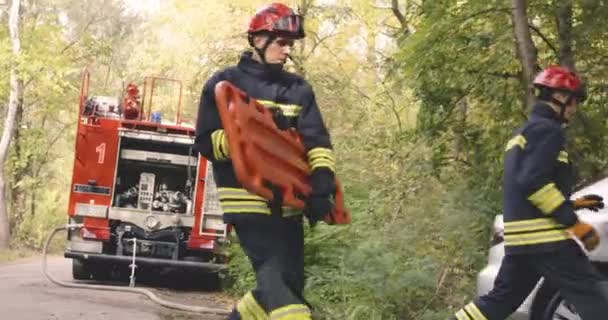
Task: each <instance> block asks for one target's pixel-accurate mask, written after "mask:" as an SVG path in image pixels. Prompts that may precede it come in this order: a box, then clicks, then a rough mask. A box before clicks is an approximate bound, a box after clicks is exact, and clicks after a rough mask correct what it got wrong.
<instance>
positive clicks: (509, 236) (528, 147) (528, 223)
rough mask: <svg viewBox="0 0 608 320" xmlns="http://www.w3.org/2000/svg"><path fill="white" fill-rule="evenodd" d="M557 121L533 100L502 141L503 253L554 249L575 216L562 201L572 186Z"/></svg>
mask: <svg viewBox="0 0 608 320" xmlns="http://www.w3.org/2000/svg"><path fill="white" fill-rule="evenodd" d="M564 130H565V129H564V127H563V123H562V122H561V121H560V120H559V117H558V115H557V113H556V112H554V111H553V109H551V107H550V106H548V105H546V104H544V103H541V102H539V103H538V104H536V105H535V106H534V109H533V111H532V114H531V116H530V118H529V120H528V121H527V122H526V123H525V124H524V125H523V126H522V127H521V128H519V129H518V130H517V131H516V132H515V135H514V136H513V137H512V138H511V140H509V142H508V143H507V146H506V154H505V159H504V186H503V193H504V194H503V196H504V197H503V201H504V203H503V209H504V239H505V251H506V253H507V254H518V253H536V252H547V251H553V250H558V249H560V248H562V247H563V246H565V245H567V242H568V241H572V240H570V239H571V237H570V235H569V233H568V232H567V231H566V228H567V227H569V226H572V225H574V224H575V223H576V222H577V220H578V218H577V215H576V214H575V213H574V208H573V206H572V203H571V202H570V201H569V200H568V198H569V197H570V195H571V193H572V190H573V187H574V174H573V169H572V165H571V163H570V160H569V158H568V153H567V152H566V150H565V132H564Z"/></svg>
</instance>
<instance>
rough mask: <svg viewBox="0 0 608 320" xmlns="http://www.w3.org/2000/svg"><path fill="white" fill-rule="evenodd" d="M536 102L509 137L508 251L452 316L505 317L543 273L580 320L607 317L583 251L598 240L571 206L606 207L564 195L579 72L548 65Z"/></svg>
mask: <svg viewBox="0 0 608 320" xmlns="http://www.w3.org/2000/svg"><path fill="white" fill-rule="evenodd" d="M534 84H535V86H536V87H537V89H538V102H537V103H536V105H535V106H534V109H533V110H532V114H531V116H530V118H529V120H528V121H527V122H526V123H524V125H523V126H522V127H521V128H519V129H518V130H517V131H516V132H515V134H514V136H513V137H512V138H511V140H510V141H509V142H508V143H507V146H506V154H505V158H504V185H503V202H504V204H503V209H504V221H505V222H504V241H505V257H504V258H503V261H502V265H501V267H500V270H499V272H498V276H497V278H496V281H495V282H494V288H493V289H492V290H491V291H490V292H489V293H488V294H487V295H485V296H481V297H478V298H477V299H475V300H474V301H473V302H471V303H469V304H468V305H466V306H465V307H464V308H462V309H460V310H459V311H458V312H457V313H456V314H455V315H454V316H453V317H452V318H451V319H458V320H486V319H488V320H502V319H505V318H507V317H508V316H509V315H510V314H512V313H513V312H515V310H517V308H518V307H519V306H520V305H521V304H522V303H523V301H524V300H525V298H526V297H527V296H528V295H529V294H530V292H531V291H532V290H533V289H534V287H535V286H536V284H537V283H538V281H539V280H540V279H541V277H543V278H544V281H547V282H548V284H549V285H551V286H552V287H554V288H556V289H558V290H559V292H560V294H561V295H562V297H564V299H565V300H566V301H568V302H569V303H571V304H572V305H574V307H575V308H576V311H577V312H578V314H579V315H580V316H581V317H582V319H584V320H600V319H607V318H608V291H607V287H606V282H605V279H603V278H602V276H601V275H600V274H599V273H598V271H596V270H595V269H594V267H593V265H592V264H591V262H590V261H589V259H588V258H587V256H586V254H585V252H584V251H583V250H582V249H581V247H580V246H579V245H578V244H577V243H576V242H575V241H574V240H573V239H572V236H574V237H576V238H578V240H580V241H581V243H582V244H583V245H584V246H585V248H586V249H587V250H593V249H594V248H595V247H596V246H597V245H598V243H599V237H598V234H597V232H596V230H594V228H593V227H592V226H591V225H589V224H586V223H584V222H582V221H580V220H579V219H578V217H577V215H576V214H575V213H574V211H575V210H577V209H581V208H587V209H591V210H594V211H597V210H598V209H600V208H603V206H604V203H603V199H602V197H600V196H598V195H588V196H584V197H582V198H579V199H576V200H569V197H570V194H571V193H572V191H573V187H574V177H573V172H572V167H571V163H570V159H569V157H568V153H567V152H566V150H565V133H564V127H565V124H566V123H567V122H568V120H570V119H571V118H572V117H573V115H574V113H575V112H576V107H577V104H578V103H580V102H582V101H583V100H584V98H585V93H584V89H583V86H582V84H581V80H580V78H579V77H578V76H577V75H576V74H575V73H573V72H570V71H568V70H567V69H565V68H562V67H558V66H552V67H549V68H547V69H545V70H543V71H542V72H540V73H539V74H538V75H537V76H536V78H535V79H534Z"/></svg>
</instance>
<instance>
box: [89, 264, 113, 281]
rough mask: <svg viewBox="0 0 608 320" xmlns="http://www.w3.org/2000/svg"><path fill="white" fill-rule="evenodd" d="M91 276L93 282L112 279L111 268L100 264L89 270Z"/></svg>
mask: <svg viewBox="0 0 608 320" xmlns="http://www.w3.org/2000/svg"><path fill="white" fill-rule="evenodd" d="M91 275H92V276H93V279H95V280H100V281H104V280H111V279H112V266H111V265H105V264H101V265H98V266H96V267H94V268H92V269H91Z"/></svg>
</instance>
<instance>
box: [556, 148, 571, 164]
mask: <svg viewBox="0 0 608 320" xmlns="http://www.w3.org/2000/svg"><path fill="white" fill-rule="evenodd" d="M557 161H560V162H564V163H569V162H570V161H568V152H566V151H560V152H559V155H558V156H557Z"/></svg>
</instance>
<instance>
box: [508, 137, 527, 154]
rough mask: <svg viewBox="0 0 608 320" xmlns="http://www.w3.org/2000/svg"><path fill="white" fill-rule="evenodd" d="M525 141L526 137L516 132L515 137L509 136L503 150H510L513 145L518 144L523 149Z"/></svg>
mask: <svg viewBox="0 0 608 320" xmlns="http://www.w3.org/2000/svg"><path fill="white" fill-rule="evenodd" d="M526 143H528V141H527V140H526V137H524V136H522V135H521V134H518V135H516V136H515V137H513V138H511V140H509V142H507V147H506V148H505V152H507V151H509V150H511V148H513V147H515V146H519V147H520V148H521V149H522V150H523V149H524V148H525V147H526Z"/></svg>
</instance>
